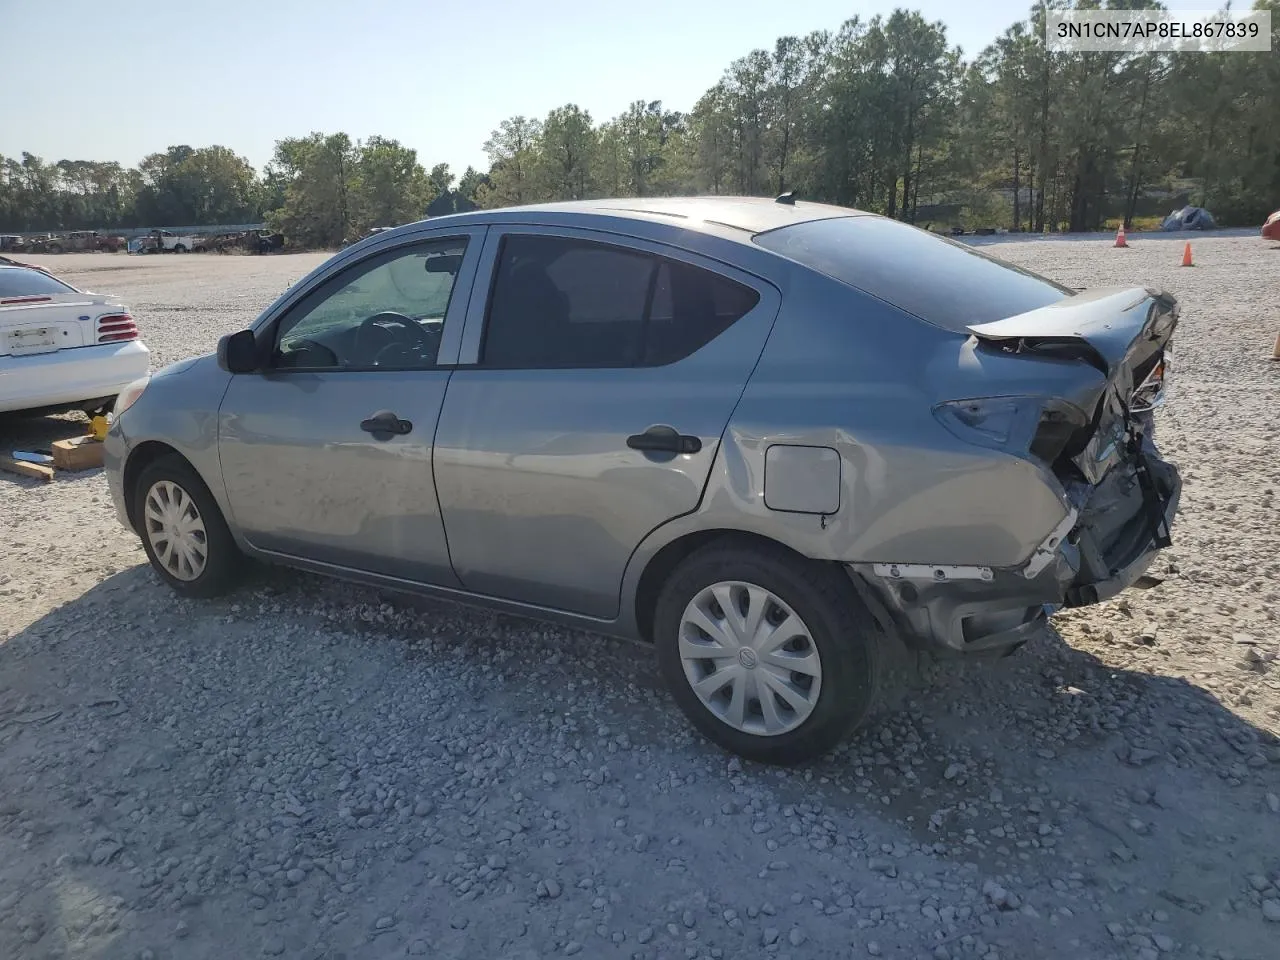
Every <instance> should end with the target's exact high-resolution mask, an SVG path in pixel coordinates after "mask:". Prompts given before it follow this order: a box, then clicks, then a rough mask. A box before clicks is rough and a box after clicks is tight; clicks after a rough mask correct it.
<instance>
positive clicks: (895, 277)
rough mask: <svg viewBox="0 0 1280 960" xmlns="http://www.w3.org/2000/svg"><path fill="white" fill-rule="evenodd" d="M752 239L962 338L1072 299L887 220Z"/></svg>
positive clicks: (1029, 276)
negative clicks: (979, 327) (982, 326)
mask: <svg viewBox="0 0 1280 960" xmlns="http://www.w3.org/2000/svg"><path fill="white" fill-rule="evenodd" d="M754 239H755V242H756V243H757V244H759V245H760V246H762V247H764V248H765V249H766V250H771V251H773V252H774V253H777V254H780V255H781V256H784V257H787V258H789V259H791V260H795V261H796V262H797V263H801V264H803V265H804V266H806V267H809V268H811V269H813V270H817V271H818V272H819V273H824V274H826V275H827V276H829V277H832V278H834V279H836V280H839V281H840V282H841V283H847V284H848V285H849V286H851V287H856V288H857V289H859V290H861V291H863V292H864V293H869V294H871V295H872V296H873V297H878V298H879V299H881V300H884V301H885V302H887V303H890V304H892V305H893V306H895V307H897V308H898V309H900V310H905V311H906V312H907V313H910V314H912V315H914V316H917V317H919V318H920V319H921V320H926V321H928V322H929V323H932V324H934V325H936V326H939V327H942V328H944V329H946V330H954V331H956V332H958V333H963V332H965V328H966V327H968V326H970V325H971V324H976V323H987V322H988V321H991V320H1003V319H1004V318H1005V317H1012V316H1016V315H1017V314H1020V313H1026V312H1027V311H1028V310H1035V309H1036V308H1038V307H1043V306H1047V305H1048V304H1050V303H1055V302H1056V301H1058V300H1061V299H1062V298H1063V297H1065V296H1069V295H1070V294H1071V291H1070V290H1069V289H1068V288H1066V287H1062V286H1059V285H1058V284H1056V283H1053V282H1052V281H1051V280H1047V279H1045V278H1044V277H1042V276H1039V275H1038V274H1034V273H1031V272H1030V271H1027V270H1022V269H1020V268H1018V267H1015V266H1012V265H1011V264H1008V263H1005V262H1004V261H1002V260H997V259H995V258H994V257H989V256H987V255H986V254H984V253H979V252H978V251H977V250H975V249H973V248H972V247H970V246H967V245H966V244H963V243H958V242H956V241H954V240H949V239H947V238H945V237H939V236H937V235H935V234H932V233H928V232H926V231H924V230H920V229H917V228H916V227H912V226H909V225H907V224H905V223H900V222H899V221H897V220H889V219H886V218H884V217H875V216H855V217H838V218H836V219H833V220H811V221H809V222H807V223H800V224H796V225H795V226H790V227H781V228H779V229H777V230H770V231H768V232H766V233H760V234H756V236H755V238H754Z"/></svg>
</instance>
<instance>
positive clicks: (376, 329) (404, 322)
mask: <svg viewBox="0 0 1280 960" xmlns="http://www.w3.org/2000/svg"><path fill="white" fill-rule="evenodd" d="M392 331H396V332H392ZM387 334H391V337H392V340H391V342H390V343H387V342H386V335H387ZM432 339H433V338H432V336H431V334H429V333H428V332H427V331H426V330H425V329H423V327H422V325H421V324H419V323H416V322H414V321H413V320H411V319H410V318H409V317H406V316H405V315H404V314H403V313H396V312H395V311H392V310H385V311H383V312H382V313H375V314H374V315H373V316H372V317H369V318H367V319H366V320H364V321H363V322H362V323H361V324H360V326H358V327H356V335H355V342H354V344H353V350H352V352H353V353H354V354H355V356H357V357H365V356H369V355H370V354H373V364H374V366H377V365H378V363H379V362H381V361H382V355H383V354H384V353H386V352H387V351H388V350H389V349H390V348H392V347H395V348H397V352H398V353H399V354H401V355H402V356H403V355H405V354H407V353H408V352H409V350H410V348H412V347H428V348H429V347H430V346H431V344H432ZM379 340H381V341H383V342H381V343H379V342H377V341H379Z"/></svg>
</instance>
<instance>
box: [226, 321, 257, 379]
mask: <svg viewBox="0 0 1280 960" xmlns="http://www.w3.org/2000/svg"><path fill="white" fill-rule="evenodd" d="M218 366H220V367H221V368H222V369H223V370H225V371H227V373H253V372H254V371H255V370H257V369H258V341H257V340H256V339H254V336H253V331H252V330H241V331H239V332H238V333H228V334H227V335H226V336H224V337H223V338H222V339H221V340H219V341H218Z"/></svg>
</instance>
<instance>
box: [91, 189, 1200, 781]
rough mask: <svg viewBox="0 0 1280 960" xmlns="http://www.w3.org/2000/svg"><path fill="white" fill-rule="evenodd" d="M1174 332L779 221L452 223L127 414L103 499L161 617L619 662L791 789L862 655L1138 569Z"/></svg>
mask: <svg viewBox="0 0 1280 960" xmlns="http://www.w3.org/2000/svg"><path fill="white" fill-rule="evenodd" d="M1177 320H1178V308H1177V304H1176V303H1175V301H1174V300H1173V299H1172V298H1171V297H1169V296H1168V295H1166V294H1164V293H1162V292H1160V291H1158V290H1152V289H1147V288H1143V287H1134V288H1127V289H1107V290H1098V291H1092V292H1087V293H1076V292H1073V291H1071V290H1068V289H1065V288H1063V287H1060V286H1058V285H1056V284H1054V283H1051V282H1050V281H1048V280H1046V279H1044V278H1042V277H1039V276H1036V275H1034V274H1030V273H1027V272H1025V271H1022V270H1018V269H1016V268H1014V267H1011V266H1009V265H1007V264H1004V263H1002V262H1000V261H998V260H995V259H993V258H990V257H988V256H985V255H983V254H980V253H978V252H977V251H975V250H973V249H971V248H969V247H967V246H963V245H961V244H958V243H955V242H953V241H950V240H946V239H943V238H940V237H937V236H934V235H932V234H929V233H926V232H924V231H920V230H917V229H915V228H913V227H909V226H906V225H904V224H901V223H898V222H896V221H893V220H888V219H885V218H882V217H877V216H872V215H869V214H864V213H860V212H858V211H855V210H848V209H844V208H839V207H831V206H823V205H818V204H807V203H797V202H795V201H794V199H793V198H792V197H790V196H783V197H780V198H778V200H776V201H772V200H767V199H744V198H709V199H700V198H691V199H663V200H614V201H604V200H601V201H589V202H580V203H571V204H552V205H547V206H540V207H524V208H520V209H512V210H493V211H484V212H476V213H468V214H462V215H458V216H450V217H442V218H439V219H432V220H427V221H423V222H421V223H415V224H410V225H408V226H404V227H399V228H396V229H393V230H387V231H382V232H379V233H377V234H376V235H374V236H372V237H370V238H368V239H366V240H364V241H362V242H360V243H357V244H355V245H353V246H351V247H349V248H347V249H345V250H343V251H342V252H341V253H339V254H337V255H336V256H334V257H333V258H332V259H331V260H329V261H328V262H327V263H325V264H324V265H323V266H321V267H319V268H318V269H317V270H315V271H314V272H313V273H312V274H311V275H309V276H307V277H306V278H304V279H303V280H302V281H300V282H299V283H298V284H296V285H295V286H294V287H293V288H292V289H290V290H288V291H287V292H286V293H285V294H284V295H282V296H281V297H280V299H279V300H277V301H276V302H275V303H273V304H271V305H270V306H269V307H268V308H267V309H266V310H265V311H264V312H263V313H262V315H261V316H260V317H259V318H258V320H257V321H256V322H255V323H254V324H253V326H252V327H251V328H250V329H247V330H242V331H240V332H238V333H232V334H229V335H228V336H226V337H224V338H223V340H222V342H221V343H220V344H219V348H218V351H217V354H216V356H213V355H211V356H205V357H199V358H195V359H190V360H186V361H183V362H181V363H178V364H175V365H173V366H171V367H169V368H167V369H165V370H162V371H160V372H158V373H156V374H155V375H153V376H151V377H150V378H147V379H144V380H141V381H138V382H137V383H135V384H133V385H132V386H131V387H130V388H129V389H128V390H126V391H125V392H124V393H123V394H122V395H121V397H120V399H119V401H118V403H117V408H116V417H115V419H114V422H113V424H112V427H111V430H110V433H109V435H108V438H107V468H108V476H109V480H110V487H111V491H112V495H113V497H114V499H115V503H116V506H117V509H118V512H119V514H120V517H121V520H122V521H123V522H124V523H125V524H126V525H127V526H128V527H129V528H130V529H133V530H135V531H137V533H138V534H139V536H140V537H141V538H142V542H143V545H144V546H145V548H146V551H147V554H148V556H149V557H150V558H151V561H152V563H153V565H154V566H155V569H156V571H157V572H158V573H159V575H160V577H161V578H163V579H164V580H165V581H166V582H168V583H169V584H170V585H171V586H172V587H173V588H174V589H175V590H177V591H178V592H180V593H182V594H184V595H186V596H195V597H207V596H213V595H215V594H218V593H221V592H223V591H225V590H227V589H229V588H231V587H232V586H233V584H234V582H235V581H236V579H237V577H238V575H239V574H240V572H241V571H242V570H243V569H244V564H243V562H242V558H243V557H244V556H249V557H253V558H256V559H259V560H266V561H270V562H276V563H283V564H289V565H292V566H296V567H301V568H304V569H308V570H312V571H317V572H321V573H326V574H332V575H334V576H339V577H346V578H350V579H355V580H360V581H364V582H367V583H373V584H377V585H380V586H384V587H391V588H397V589H402V590H407V591H417V592H423V593H430V594H434V595H438V596H443V597H447V598H452V599H456V600H460V601H464V602H470V603H476V604H481V605H484V606H488V607H491V608H497V609H500V610H504V611H508V612H512V613H517V614H524V615H527V616H531V617H541V618H546V619H551V620H555V621H557V622H560V623H564V624H568V625H572V626H575V627H579V628H583V629H587V630H593V631H596V632H599V633H607V634H614V635H619V636H623V637H628V638H633V639H641V640H644V641H645V642H649V643H652V644H653V646H654V648H655V650H656V653H657V657H658V662H659V665H660V667H661V670H662V673H663V674H664V676H665V678H666V680H667V682H668V683H669V685H670V687H671V689H672V692H673V694H674V696H675V699H676V700H677V701H678V703H679V704H680V706H681V707H682V709H683V710H684V711H685V712H686V713H687V715H688V717H689V718H690V720H691V721H692V722H693V723H694V724H695V725H696V726H697V727H698V729H699V730H701V731H702V732H703V733H704V734H706V735H707V736H708V737H709V738H710V739H711V740H713V741H715V742H716V743H718V744H720V745H721V746H723V747H725V748H726V749H728V750H731V751H734V752H736V753H739V754H741V755H743V756H745V757H749V758H753V759H757V760H762V761H768V762H778V763H793V762H798V761H802V760H805V759H807V758H811V757H814V756H816V755H819V754H821V753H823V752H824V751H827V750H829V749H831V748H832V747H833V746H834V745H835V744H837V743H838V742H839V740H840V739H841V738H842V737H844V736H845V735H846V734H847V733H848V732H849V731H850V730H851V729H853V728H854V727H855V726H856V725H857V724H858V722H859V721H860V720H861V719H862V718H863V717H864V716H865V714H866V712H867V710H868V709H869V707H870V706H871V704H872V703H873V700H874V696H875V692H876V688H877V682H878V676H879V672H880V660H881V652H882V650H883V649H884V645H885V644H888V643H899V642H901V643H906V644H908V645H910V646H917V647H926V648H929V649H933V650H937V651H943V652H948V653H953V654H962V655H963V654H974V653H981V654H986V655H990V654H1001V653H1007V652H1011V651H1013V650H1014V649H1016V648H1017V647H1018V646H1020V645H1021V644H1022V643H1024V642H1025V641H1026V640H1027V639H1028V638H1029V637H1031V636H1032V635H1033V634H1034V633H1035V632H1036V631H1038V630H1040V629H1041V628H1042V627H1043V624H1044V621H1045V618H1046V615H1047V613H1048V612H1049V611H1052V610H1053V609H1054V608H1056V607H1059V606H1063V605H1065V606H1078V605H1083V604H1090V603H1096V602H1098V601H1099V600H1102V599H1106V598H1108V597H1111V596H1113V595H1114V594H1116V593H1117V592H1119V591H1120V590H1123V589H1125V588H1126V587H1127V586H1129V585H1130V584H1132V583H1133V582H1134V581H1135V580H1136V579H1138V578H1139V577H1140V576H1141V575H1142V574H1143V573H1144V572H1145V571H1146V569H1147V567H1148V566H1149V565H1150V563H1151V562H1152V559H1153V558H1154V556H1155V555H1156V554H1157V552H1158V551H1159V549H1160V548H1161V547H1163V546H1165V545H1167V544H1168V542H1169V525H1170V522H1171V520H1172V517H1173V514H1174V512H1175V510H1176V506H1177V501H1178V496H1179V491H1180V482H1179V478H1178V474H1177V472H1176V470H1175V469H1174V468H1173V467H1172V466H1171V465H1170V464H1168V463H1166V462H1165V461H1163V460H1162V459H1161V458H1160V456H1159V453H1158V451H1157V449H1156V447H1155V444H1154V440H1153V436H1152V421H1151V415H1150V410H1151V408H1152V407H1153V406H1155V405H1156V404H1158V403H1159V402H1160V400H1161V398H1162V396H1163V386H1164V380H1165V376H1166V371H1167V368H1168V361H1169V356H1168V352H1167V345H1168V342H1169V339H1170V337H1171V335H1172V334H1173V331H1174V328H1175V326H1176V324H1177Z"/></svg>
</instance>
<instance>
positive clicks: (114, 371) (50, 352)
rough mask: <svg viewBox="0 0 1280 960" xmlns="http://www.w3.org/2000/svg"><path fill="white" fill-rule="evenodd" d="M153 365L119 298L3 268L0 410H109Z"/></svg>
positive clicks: (30, 272)
mask: <svg viewBox="0 0 1280 960" xmlns="http://www.w3.org/2000/svg"><path fill="white" fill-rule="evenodd" d="M150 363H151V354H150V351H148V350H147V348H146V346H145V345H144V344H143V343H142V341H141V340H139V339H138V326H137V324H136V323H135V322H134V320H133V317H132V316H131V315H130V314H129V309H128V308H127V307H126V306H125V305H124V304H122V303H121V302H120V301H119V300H117V299H116V298H115V297H111V296H105V295H103V294H99V293H88V292H86V291H83V290H77V289H76V288H75V287H73V286H71V285H70V284H69V283H66V282H65V281H63V280H59V279H58V278H57V277H55V276H53V275H51V274H49V273H47V272H44V271H42V270H38V269H36V268H34V267H27V266H9V265H4V264H0V413H11V412H15V411H19V410H22V411H29V412H54V411H62V410H74V409H80V410H84V411H85V412H86V413H96V412H99V411H106V410H110V409H111V405H112V403H114V402H115V397H116V395H117V394H118V393H119V392H120V391H121V390H123V389H124V388H125V387H126V386H127V385H128V384H130V383H132V382H133V381H134V380H137V379H138V378H139V377H142V376H145V375H146V373H147V370H148V368H149V367H150Z"/></svg>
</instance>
